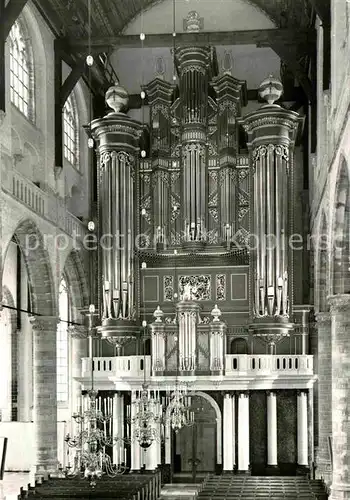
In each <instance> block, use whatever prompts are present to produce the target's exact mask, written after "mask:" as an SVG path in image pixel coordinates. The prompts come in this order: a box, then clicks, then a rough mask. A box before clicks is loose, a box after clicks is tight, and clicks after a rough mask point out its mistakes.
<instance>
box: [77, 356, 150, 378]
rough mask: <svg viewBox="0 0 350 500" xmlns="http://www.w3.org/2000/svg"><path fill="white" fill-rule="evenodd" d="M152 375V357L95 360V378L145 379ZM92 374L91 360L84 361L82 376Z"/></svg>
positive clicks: (119, 357)
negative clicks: (144, 377)
mask: <svg viewBox="0 0 350 500" xmlns="http://www.w3.org/2000/svg"><path fill="white" fill-rule="evenodd" d="M144 370H146V376H147V377H149V376H150V375H151V356H145V357H144V356H116V357H113V358H104V357H101V358H94V359H93V371H94V377H96V378H98V377H100V378H103V377H111V376H118V377H131V378H134V377H143V376H144ZM90 374H91V359H90V358H83V359H82V376H83V377H89V376H90Z"/></svg>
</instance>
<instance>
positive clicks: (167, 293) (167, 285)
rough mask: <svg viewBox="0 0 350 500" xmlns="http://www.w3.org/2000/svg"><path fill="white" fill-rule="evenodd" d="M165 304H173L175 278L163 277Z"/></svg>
mask: <svg viewBox="0 0 350 500" xmlns="http://www.w3.org/2000/svg"><path fill="white" fill-rule="evenodd" d="M163 297H164V302H171V301H172V300H173V298H174V276H163Z"/></svg>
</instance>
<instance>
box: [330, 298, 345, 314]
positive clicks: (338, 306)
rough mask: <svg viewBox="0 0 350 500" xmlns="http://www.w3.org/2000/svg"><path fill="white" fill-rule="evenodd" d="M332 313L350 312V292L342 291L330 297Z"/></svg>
mask: <svg viewBox="0 0 350 500" xmlns="http://www.w3.org/2000/svg"><path fill="white" fill-rule="evenodd" d="M328 304H329V306H330V310H331V314H338V313H345V312H349V313H350V294H349V293H346V294H345V293H340V294H337V295H330V296H329V297H328Z"/></svg>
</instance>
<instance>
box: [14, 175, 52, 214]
mask: <svg viewBox="0 0 350 500" xmlns="http://www.w3.org/2000/svg"><path fill="white" fill-rule="evenodd" d="M12 195H13V196H14V197H15V198H17V199H18V200H20V201H21V202H22V203H23V204H24V205H27V206H28V207H29V208H30V209H31V210H33V211H34V212H36V213H37V214H38V215H42V216H45V215H46V208H47V195H46V194H45V193H44V192H43V191H42V190H41V189H40V188H39V187H38V186H36V185H35V184H34V183H33V182H31V181H30V180H29V179H26V178H25V177H23V176H22V175H21V174H20V173H19V172H15V171H14V172H13V177H12Z"/></svg>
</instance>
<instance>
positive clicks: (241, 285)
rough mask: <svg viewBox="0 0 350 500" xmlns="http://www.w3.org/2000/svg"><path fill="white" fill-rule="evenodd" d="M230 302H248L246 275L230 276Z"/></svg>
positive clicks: (236, 274)
mask: <svg viewBox="0 0 350 500" xmlns="http://www.w3.org/2000/svg"><path fill="white" fill-rule="evenodd" d="M231 300H248V274H247V273H235V274H231Z"/></svg>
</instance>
